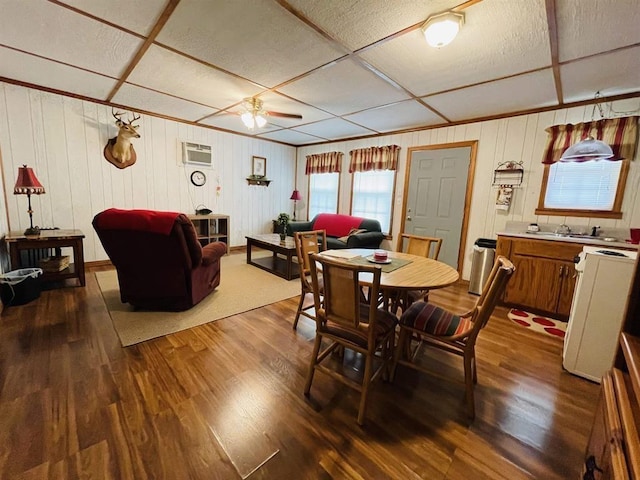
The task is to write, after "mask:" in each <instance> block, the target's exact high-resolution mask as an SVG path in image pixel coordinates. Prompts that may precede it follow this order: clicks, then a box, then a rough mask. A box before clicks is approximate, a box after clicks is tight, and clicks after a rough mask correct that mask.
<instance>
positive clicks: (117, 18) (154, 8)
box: [63, 0, 167, 35]
mask: <svg viewBox="0 0 640 480" xmlns="http://www.w3.org/2000/svg"><path fill="white" fill-rule="evenodd" d="M63 3H65V4H67V5H70V6H72V7H74V8H77V9H78V10H82V11H83V12H87V13H89V14H91V15H94V16H96V17H99V18H102V19H104V20H106V21H108V22H111V23H113V24H116V25H121V26H122V27H124V28H126V29H128V30H131V31H132V32H136V33H139V34H141V35H148V34H149V33H150V32H151V29H152V28H153V26H154V25H155V24H156V22H157V21H158V18H160V14H162V12H163V11H164V8H165V6H166V4H167V1H166V0H142V1H137V2H132V1H131V0H109V1H108V2H105V1H102V2H100V1H98V2H97V1H96V0H63Z"/></svg>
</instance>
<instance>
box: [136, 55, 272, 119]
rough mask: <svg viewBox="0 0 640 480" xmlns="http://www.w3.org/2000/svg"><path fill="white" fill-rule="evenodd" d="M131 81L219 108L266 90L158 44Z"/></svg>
mask: <svg viewBox="0 0 640 480" xmlns="http://www.w3.org/2000/svg"><path fill="white" fill-rule="evenodd" d="M128 81H129V82H131V83H135V84H138V85H144V86H147V87H149V88H153V89H155V90H159V91H161V92H165V93H169V94H171V95H175V96H178V97H183V98H185V99H186V100H191V101H193V102H198V103H203V104H205V105H209V106H211V107H215V108H218V109H222V108H226V107H228V106H229V105H232V104H234V103H237V102H239V101H241V100H242V99H243V98H245V97H251V96H253V95H255V94H257V93H259V92H260V91H261V90H262V89H261V88H260V87H256V86H255V85H254V84H253V83H251V82H248V81H246V80H242V79H240V78H237V77H234V76H232V75H228V74H226V73H223V72H221V71H219V70H215V69H213V68H209V67H206V66H204V65H202V64H201V63H198V62H196V61H194V60H191V59H189V58H187V57H185V56H183V55H178V54H177V53H174V52H171V51H169V50H167V49H165V48H162V47H158V46H155V45H152V46H151V47H150V48H149V51H148V52H147V54H146V55H145V56H144V57H143V58H142V60H141V61H140V63H138V65H137V66H136V68H135V69H134V70H133V72H132V73H131V75H130V76H129V79H128Z"/></svg>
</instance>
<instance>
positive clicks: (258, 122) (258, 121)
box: [255, 114, 267, 128]
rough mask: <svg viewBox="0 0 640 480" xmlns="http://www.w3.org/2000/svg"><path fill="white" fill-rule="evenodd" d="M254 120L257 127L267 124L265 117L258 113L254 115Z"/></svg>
mask: <svg viewBox="0 0 640 480" xmlns="http://www.w3.org/2000/svg"><path fill="white" fill-rule="evenodd" d="M255 121H256V125H258V128H262V127H264V126H265V125H266V124H267V119H266V118H264V117H263V116H262V115H259V114H258V115H256V116H255Z"/></svg>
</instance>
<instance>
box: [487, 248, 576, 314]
mask: <svg viewBox="0 0 640 480" xmlns="http://www.w3.org/2000/svg"><path fill="white" fill-rule="evenodd" d="M581 251H582V245H581V244H578V243H565V242H559V241H551V240H529V239H521V238H515V237H513V238H512V237H503V236H498V244H497V247H496V253H497V254H498V255H504V256H506V257H507V258H509V259H510V260H511V261H512V262H513V264H514V266H515V267H516V271H515V273H514V274H513V276H512V278H511V280H510V281H509V283H508V284H507V288H506V289H505V292H504V295H503V298H502V300H503V302H504V303H505V304H507V305H511V306H515V307H519V308H522V309H528V310H531V311H534V312H541V313H546V314H550V315H553V316H556V317H560V318H568V317H569V312H570V310H571V300H572V298H573V290H574V288H575V282H576V272H575V268H574V262H573V259H574V257H575V256H576V255H578V253H580V252H581Z"/></svg>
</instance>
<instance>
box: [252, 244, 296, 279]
mask: <svg viewBox="0 0 640 480" xmlns="http://www.w3.org/2000/svg"><path fill="white" fill-rule="evenodd" d="M245 238H246V239H247V263H248V264H249V265H253V266H255V267H258V268H261V269H263V270H266V271H267V272H270V273H273V274H274V275H277V276H279V277H282V278H284V279H286V280H291V279H293V278H297V277H299V276H300V269H299V268H298V262H297V261H296V262H294V257H296V245H295V243H294V241H293V237H287V238H286V239H285V240H284V241H280V235H278V234H277V233H266V234H263V235H251V236H249V235H247V236H246V237H245ZM253 247H256V248H261V249H263V250H268V251H270V252H273V255H271V256H268V257H259V258H252V255H251V254H252V249H253Z"/></svg>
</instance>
